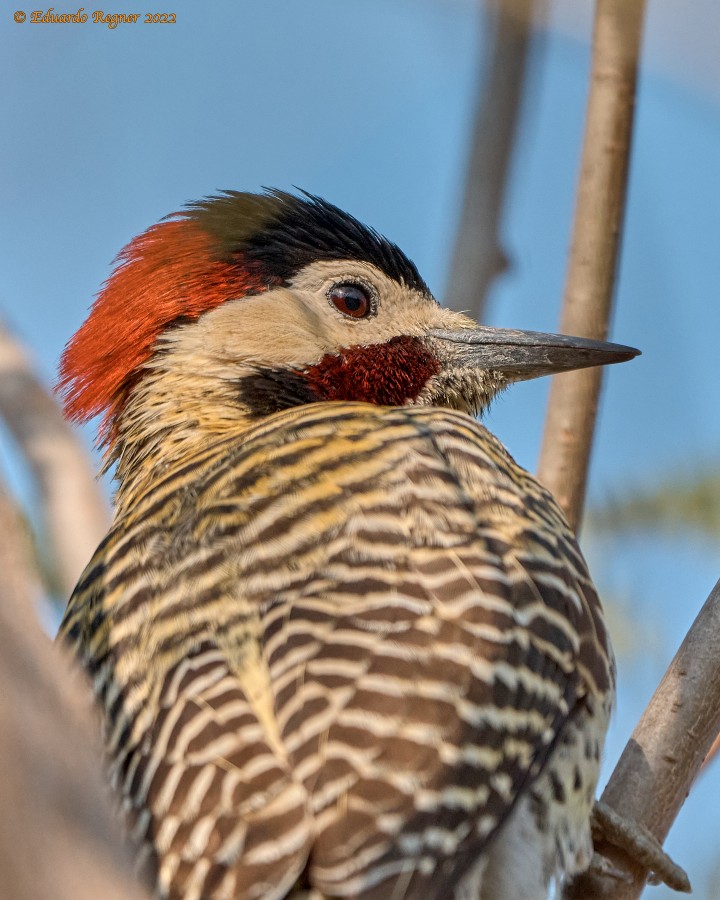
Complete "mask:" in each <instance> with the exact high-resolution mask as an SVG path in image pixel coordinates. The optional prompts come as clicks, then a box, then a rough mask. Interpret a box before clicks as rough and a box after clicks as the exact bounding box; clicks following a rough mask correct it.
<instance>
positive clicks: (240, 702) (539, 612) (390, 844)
mask: <svg viewBox="0 0 720 900" xmlns="http://www.w3.org/2000/svg"><path fill="white" fill-rule="evenodd" d="M63 634H64V635H65V637H66V638H68V639H69V640H70V641H72V642H74V643H75V644H76V647H77V652H78V654H79V655H80V656H81V657H82V658H83V659H84V661H85V664H86V665H87V666H88V668H89V669H90V671H91V672H92V673H93V676H94V679H95V688H96V691H97V692H98V694H99V696H100V697H101V698H102V701H103V703H104V706H105V710H106V714H107V735H108V747H109V751H110V756H111V758H112V760H113V765H112V769H113V779H114V782H115V784H116V786H117V788H118V789H119V790H120V792H121V794H122V796H123V803H124V805H125V808H126V811H127V812H128V814H129V816H130V819H131V821H132V833H133V836H134V838H135V839H136V840H138V841H142V842H144V847H145V853H146V855H147V857H148V862H149V864H150V866H151V867H153V866H158V867H159V881H160V884H161V885H164V886H165V887H166V890H167V891H168V894H169V896H176V897H185V898H190V897H209V896H213V897H228V898H230V897H267V898H270V897H282V896H285V895H286V894H287V893H288V892H289V891H290V889H291V888H292V886H293V884H295V883H296V882H298V883H300V884H302V883H303V881H304V880H307V883H311V884H312V885H313V886H314V887H316V888H317V889H319V890H320V891H322V892H323V893H324V894H327V895H329V896H348V895H351V896H356V895H360V894H362V896H364V897H365V896H367V897H373V896H377V897H378V898H379V897H388V896H390V895H391V892H390V891H389V889H388V886H387V884H388V881H387V880H388V879H389V878H394V879H401V880H402V882H403V883H404V885H405V886H404V889H403V890H404V893H403V894H402V895H401V896H408V897H409V896H420V895H421V892H422V893H424V894H425V895H427V892H428V891H430V892H431V893H430V895H432V896H450V895H451V891H452V890H453V889H454V887H455V886H456V885H457V884H459V883H460V882H461V881H462V878H463V876H464V875H465V873H466V872H467V871H468V870H469V869H470V868H471V867H472V864H473V863H474V862H475V861H476V859H477V858H478V857H479V856H480V854H481V853H482V851H483V848H484V847H485V846H486V844H487V843H488V841H490V839H491V838H492V837H493V836H494V834H495V832H496V830H497V829H498V827H499V826H500V825H501V824H502V823H503V822H504V821H505V819H506V818H507V817H508V815H509V814H510V812H511V810H512V807H513V803H514V800H515V798H516V797H517V796H518V789H519V788H520V787H521V786H522V785H524V784H529V783H530V782H531V781H532V779H533V778H534V777H535V776H536V775H537V774H538V773H539V772H540V771H541V770H542V769H543V766H544V765H545V763H546V760H547V758H548V754H549V753H550V752H551V751H552V750H553V749H554V748H555V745H556V744H557V741H558V736H559V735H562V734H563V733H564V732H565V731H566V730H567V728H568V726H569V725H573V724H577V722H578V720H579V719H582V718H584V717H586V716H588V715H592V716H596V717H597V718H598V720H599V723H600V726H601V727H599V728H598V734H597V735H596V736H593V739H592V740H591V742H590V747H589V748H588V750H587V752H586V753H584V754H583V756H582V757H581V758H580V760H579V761H578V765H579V766H586V767H588V769H589V770H590V772H589V773H588V775H586V773H584V772H583V773H582V776H583V777H582V779H581V781H582V785H583V787H584V788H585V794H586V795H585V796H583V797H581V798H580V800H579V803H580V804H581V805H583V806H587V808H588V811H589V805H590V803H591V801H592V792H590V794H589V795H587V788H586V785H587V784H590V785H594V781H595V779H596V777H597V773H596V770H597V765H598V759H599V753H600V745H599V739H600V734H601V732H602V722H603V721H604V719H605V717H606V716H607V714H608V710H607V702H605V703H603V701H602V699H600V698H603V697H608V696H609V693H610V686H611V682H612V662H611V658H610V655H609V650H608V645H607V639H606V635H605V629H604V626H603V623H602V621H601V619H600V615H599V609H598V604H597V598H596V595H595V592H594V590H593V588H592V585H591V583H590V580H589V577H588V575H587V571H586V568H585V564H584V562H583V560H582V557H581V555H580V553H579V551H578V549H577V546H576V544H575V541H574V539H573V536H572V534H571V532H570V531H569V529H568V527H567V525H565V523H564V520H563V518H562V515H561V514H560V513H559V511H558V509H557V507H556V505H555V503H554V502H553V500H552V498H551V497H550V496H549V495H548V494H547V492H545V491H544V490H543V489H542V488H541V487H540V486H539V485H538V483H537V482H536V481H534V480H533V479H532V478H531V477H530V476H529V475H528V474H527V473H526V472H524V471H523V470H522V469H521V468H520V467H518V466H517V465H516V464H515V463H514V462H513V460H512V459H511V458H510V457H509V456H508V454H507V453H506V451H505V450H504V449H503V448H502V446H501V445H500V444H499V442H498V441H497V440H496V439H494V438H493V437H492V436H491V435H490V434H489V433H488V432H487V431H486V430H485V429H484V428H483V427H482V426H479V425H477V424H476V423H474V422H473V421H472V420H471V419H469V418H468V417H467V416H465V415H463V414H462V413H455V412H452V411H445V410H438V409H384V408H379V407H375V406H370V405H366V404H315V405H312V406H307V407H301V408H299V409H293V410H289V411H287V412H283V413H280V414H277V415H275V416H274V417H272V418H271V419H270V420H267V421H264V422H262V423H261V424H259V425H256V426H255V427H251V428H249V429H248V430H247V432H246V433H245V434H244V435H243V436H242V438H241V439H237V438H235V439H230V440H223V441H221V442H219V443H218V444H217V445H215V446H212V447H208V448H206V449H205V450H204V451H203V452H202V453H200V454H198V455H197V457H196V458H194V459H190V460H186V461H184V462H183V464H182V465H180V466H178V467H177V468H176V469H175V470H174V471H171V472H169V473H168V474H167V475H166V476H165V477H164V478H162V479H161V480H160V481H159V482H158V484H157V485H156V486H155V487H154V488H153V489H152V490H150V491H148V493H147V494H146V495H145V496H144V497H143V498H142V500H141V501H139V502H137V503H136V504H135V506H134V508H133V509H132V511H131V512H129V513H128V514H126V515H125V516H124V517H123V518H122V519H120V520H119V521H118V522H116V524H115V526H114V528H113V530H112V531H111V533H110V535H109V536H108V539H107V540H106V541H105V542H104V543H103V545H102V546H101V547H100V549H99V551H98V554H97V555H96V557H95V558H94V560H93V561H92V562H91V563H90V565H89V567H88V570H87V573H86V575H85V576H84V577H83V579H82V580H81V582H80V584H79V585H78V588H77V591H76V593H75V595H74V597H73V600H72V602H71V604H70V607H69V609H68V613H67V615H66V618H65V622H64V624H63ZM593 773H594V777H593ZM563 778H564V780H563ZM555 779H556V780H555V784H554V787H553V789H554V791H555V793H556V794H557V795H558V796H561V797H562V798H563V799H564V798H566V797H569V796H570V795H571V794H572V793H573V791H574V790H577V788H576V787H574V785H573V782H574V781H575V780H576V779H577V773H576V772H574V771H568V773H566V775H565V776H563V775H556V776H555ZM578 839H579V840H580V842H581V843H582V842H583V841H586V840H587V838H586V836H581V837H580V838H578V836H576V835H573V834H572V833H570V832H568V833H567V834H562V833H561V834H559V835H558V836H557V840H558V841H560V842H561V843H562V844H567V845H568V846H567V849H566V850H565V852H566V853H567V855H568V857H570V855H571V854H572V853H573V852H575V849H576V848H575V847H574V846H573V844H574V841H576V840H578ZM583 849H586V848H583ZM408 850H411V851H412V852H411V853H410V854H408ZM458 859H462V864H461V865H459V864H458ZM448 862H450V863H451V865H448ZM308 869H309V871H308ZM171 884H172V885H173V887H172V888H170V885H171ZM439 886H442V891H441V892H440V893H438V889H439ZM373 888H375V889H376V890H374V891H373ZM433 892H435V893H433Z"/></svg>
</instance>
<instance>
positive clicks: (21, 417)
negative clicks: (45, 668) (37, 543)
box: [0, 325, 109, 594]
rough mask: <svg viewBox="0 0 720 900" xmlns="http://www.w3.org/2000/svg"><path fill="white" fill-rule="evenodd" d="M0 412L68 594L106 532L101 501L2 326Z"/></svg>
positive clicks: (68, 434)
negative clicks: (34, 488) (24, 465)
mask: <svg viewBox="0 0 720 900" xmlns="http://www.w3.org/2000/svg"><path fill="white" fill-rule="evenodd" d="M0 415H2V416H3V418H4V419H5V421H6V422H7V424H8V427H9V428H10V430H11V432H12V434H13V436H14V437H15V439H16V440H17V442H18V444H19V446H20V449H21V451H22V453H23V456H24V458H25V459H26V460H27V462H28V464H29V466H30V468H31V469H32V472H33V475H34V476H35V479H36V482H37V485H38V489H39V493H40V503H39V508H40V509H41V510H42V515H43V516H44V527H45V535H44V537H45V538H46V540H47V541H48V543H49V547H48V549H49V551H50V555H51V558H52V561H53V563H54V566H55V568H56V570H57V573H58V576H59V580H60V582H61V589H62V590H63V592H64V593H65V594H69V593H70V591H71V590H72V588H73V587H74V586H75V582H76V581H77V579H78V577H79V575H80V573H81V572H82V570H83V568H84V567H85V565H86V564H87V562H88V560H89V559H90V557H91V556H92V554H93V553H94V551H95V548H96V547H97V545H98V543H99V542H100V540H101V538H102V537H103V535H104V534H105V533H106V532H107V528H108V523H109V513H108V508H107V503H106V502H105V499H104V497H103V495H102V492H101V490H100V487H99V485H98V483H97V481H96V480H95V477H94V475H93V472H92V466H91V464H90V460H89V459H88V455H87V453H86V452H85V449H84V448H83V447H82V445H81V444H80V442H79V440H78V438H77V436H76V435H75V434H74V432H73V431H72V429H71V428H70V427H69V425H68V424H67V423H66V422H65V420H64V419H63V417H62V413H61V412H60V409H59V407H58V405H57V403H56V402H55V400H54V398H53V397H51V396H50V394H49V393H48V391H47V390H46V388H45V387H44V386H43V385H42V384H41V383H40V381H39V379H38V378H37V376H36V375H35V373H34V372H33V370H32V366H31V364H30V362H29V359H28V356H27V354H26V352H25V350H24V349H23V347H21V346H20V344H19V343H18V342H17V341H16V340H15V339H14V338H13V337H12V336H11V335H10V334H9V333H8V332H7V330H6V329H5V328H3V327H2V325H0Z"/></svg>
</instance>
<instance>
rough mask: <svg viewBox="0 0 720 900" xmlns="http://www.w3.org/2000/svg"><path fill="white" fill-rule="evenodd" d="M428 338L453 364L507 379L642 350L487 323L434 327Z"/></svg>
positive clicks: (629, 355)
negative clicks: (493, 326)
mask: <svg viewBox="0 0 720 900" xmlns="http://www.w3.org/2000/svg"><path fill="white" fill-rule="evenodd" d="M428 337H430V338H433V339H435V340H437V341H440V342H441V343H442V344H443V345H444V347H445V349H446V352H447V353H448V356H450V357H451V358H452V359H453V362H454V364H455V365H457V366H462V367H465V366H467V367H471V368H478V369H486V370H492V371H495V372H498V373H502V374H503V375H504V376H505V377H506V378H507V379H508V380H509V381H527V380H528V379H530V378H538V377H540V376H541V375H553V374H555V373H556V372H566V371H570V370H571V369H585V368H588V367H589V366H606V365H609V364H610V363H619V362H625V361H626V360H628V359H632V358H633V357H634V356H638V354H639V353H640V351H639V350H636V349H635V348H634V347H624V346H622V344H610V343H608V342H607V341H591V340H588V339H587V338H579V337H569V336H568V335H564V334H542V333H541V332H537V331H514V330H512V329H509V328H490V327H488V326H485V325H479V326H477V327H475V328H458V329H440V328H438V329H432V330H431V331H429V332H428Z"/></svg>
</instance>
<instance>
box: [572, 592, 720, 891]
mask: <svg viewBox="0 0 720 900" xmlns="http://www.w3.org/2000/svg"><path fill="white" fill-rule="evenodd" d="M719 646H720V581H719V582H718V583H717V584H716V585H715V587H714V588H713V590H712V592H711V593H710V596H709V597H708V599H707V601H706V602H705V605H704V606H703V608H702V610H701V611H700V613H699V615H698V617H697V618H696V619H695V621H694V622H693V625H692V627H691V629H690V631H689V632H688V634H687V636H686V638H685V640H684V641H683V643H682V645H681V647H680V649H679V650H678V652H677V654H676V656H675V659H674V660H673V661H672V663H671V664H670V667H669V668H668V670H667V672H666V673H665V676H664V678H663V680H662V681H661V682H660V685H659V686H658V688H657V690H656V691H655V693H654V695H653V697H652V699H651V701H650V703H649V704H648V707H647V709H646V710H645V712H644V713H643V716H642V718H641V719H640V721H639V723H638V725H637V727H636V728H635V731H634V732H633V735H632V737H631V738H630V740H629V741H628V744H627V746H626V747H625V750H624V751H623V754H622V756H621V757H620V761H619V762H618V764H617V766H616V767H615V771H614V772H613V774H612V777H611V778H610V781H609V782H608V785H607V787H606V788H605V791H604V792H603V795H602V800H603V801H604V802H605V803H607V804H608V806H610V807H612V809H613V810H615V812H617V813H620V815H621V816H623V817H624V818H625V819H628V820H630V821H632V822H637V823H639V824H640V825H643V826H644V827H645V828H646V829H648V830H649V831H650V832H651V833H652V834H653V835H654V836H655V837H656V838H657V839H658V840H659V841H660V842H661V843H662V842H663V841H664V840H665V837H666V836H667V833H668V831H669V830H670V826H671V825H672V823H673V822H674V820H675V817H676V816H677V814H678V812H679V811H680V808H681V806H682V805H683V803H684V801H685V797H686V796H687V794H688V791H689V790H690V786H691V785H692V783H693V781H694V779H695V777H696V775H697V773H698V772H699V770H700V767H701V766H702V763H703V759H704V758H705V756H706V754H707V752H708V750H709V748H710V746H711V745H712V743H713V740H714V739H715V737H716V735H717V734H718V731H720V653H719V652H718V647H719ZM596 849H597V850H599V851H600V852H601V853H602V854H603V855H604V856H606V857H608V858H609V859H610V860H611V861H612V862H613V863H615V865H617V866H618V867H619V868H621V869H622V870H623V871H627V872H629V873H630V874H631V876H632V881H631V882H630V883H628V884H623V883H622V882H619V881H617V880H615V879H612V878H608V877H607V876H600V875H597V874H585V875H583V876H581V877H580V878H578V879H576V880H575V882H574V883H573V885H572V889H571V891H568V892H567V893H566V894H565V897H566V898H568V900H569V898H571V897H575V898H582V900H636V898H637V897H639V896H640V893H641V892H642V889H643V886H644V884H645V881H646V878H647V870H646V869H645V868H644V867H642V866H639V865H638V864H637V863H636V862H634V861H633V860H632V859H630V858H628V857H627V856H626V854H625V853H623V851H622V850H620V849H618V848H617V847H614V846H612V845H610V844H605V843H599V844H598V845H597V848H596Z"/></svg>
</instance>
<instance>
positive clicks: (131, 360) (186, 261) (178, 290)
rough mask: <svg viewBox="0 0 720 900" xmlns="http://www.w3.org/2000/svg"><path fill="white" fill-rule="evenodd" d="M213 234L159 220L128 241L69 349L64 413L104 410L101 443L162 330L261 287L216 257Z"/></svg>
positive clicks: (62, 381) (81, 417) (63, 377)
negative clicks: (214, 256) (213, 253)
mask: <svg viewBox="0 0 720 900" xmlns="http://www.w3.org/2000/svg"><path fill="white" fill-rule="evenodd" d="M212 243H213V240H212V237H211V236H210V235H208V234H207V233H206V232H204V231H202V230H201V229H200V228H199V227H198V226H197V225H195V224H194V223H193V222H189V221H187V220H184V219H181V220H171V221H165V222H161V223H160V224H159V225H155V226H153V227H152V228H150V229H148V230H147V231H146V232H144V233H143V234H141V235H139V237H136V238H135V239H134V240H133V241H131V242H130V243H129V244H128V245H127V247H125V249H124V250H123V251H122V253H121V254H120V256H119V257H118V265H117V268H116V269H115V271H114V272H113V274H112V276H111V277H110V279H109V280H108V281H107V283H106V284H105V287H104V288H103V290H102V291H101V292H100V294H99V295H98V298H97V300H96V301H95V303H94V305H93V307H92V310H91V312H90V315H89V316H88V318H87V320H86V321H85V323H84V324H83V326H82V327H81V328H80V329H79V330H78V332H77V333H76V334H75V336H74V337H73V338H72V340H71V341H70V343H69V344H68V346H67V347H66V349H65V352H64V354H63V356H62V360H61V363H60V378H59V382H58V387H59V389H60V391H61V393H62V394H63V396H64V399H65V412H66V414H67V415H68V416H69V417H70V418H71V419H74V420H76V421H81V422H84V421H87V420H88V419H91V418H92V417H93V416H95V415H97V414H98V413H101V412H105V419H104V420H103V424H102V426H101V430H100V438H101V442H102V443H106V442H107V441H108V440H110V439H111V437H112V431H113V425H114V422H115V420H116V418H117V415H118V413H119V412H120V411H121V410H122V407H123V405H124V403H125V401H126V399H127V394H128V392H129V390H130V388H131V387H132V385H133V384H134V383H135V382H136V381H137V379H138V378H139V377H140V374H141V371H142V367H143V365H144V364H145V363H146V362H147V360H148V359H149V358H150V356H151V354H152V349H153V344H154V343H155V341H156V340H157V338H158V337H159V335H160V334H161V333H162V332H163V331H164V330H165V329H166V328H167V327H168V326H169V325H171V324H172V323H173V322H176V321H177V320H178V319H190V320H192V319H197V318H198V316H200V315H201V314H202V313H204V312H206V311H207V310H209V309H213V308H214V307H216V306H219V305H220V304H221V303H223V302H224V301H226V300H229V299H232V298H239V297H242V296H245V295H247V294H250V293H257V292H259V291H261V290H264V289H265V288H266V286H267V285H265V284H263V282H262V281H261V280H260V278H259V276H253V275H250V274H249V273H248V272H247V271H244V270H243V268H242V267H241V266H240V265H232V264H228V263H227V262H222V261H220V260H217V259H216V258H213V255H212V249H211V248H212Z"/></svg>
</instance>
